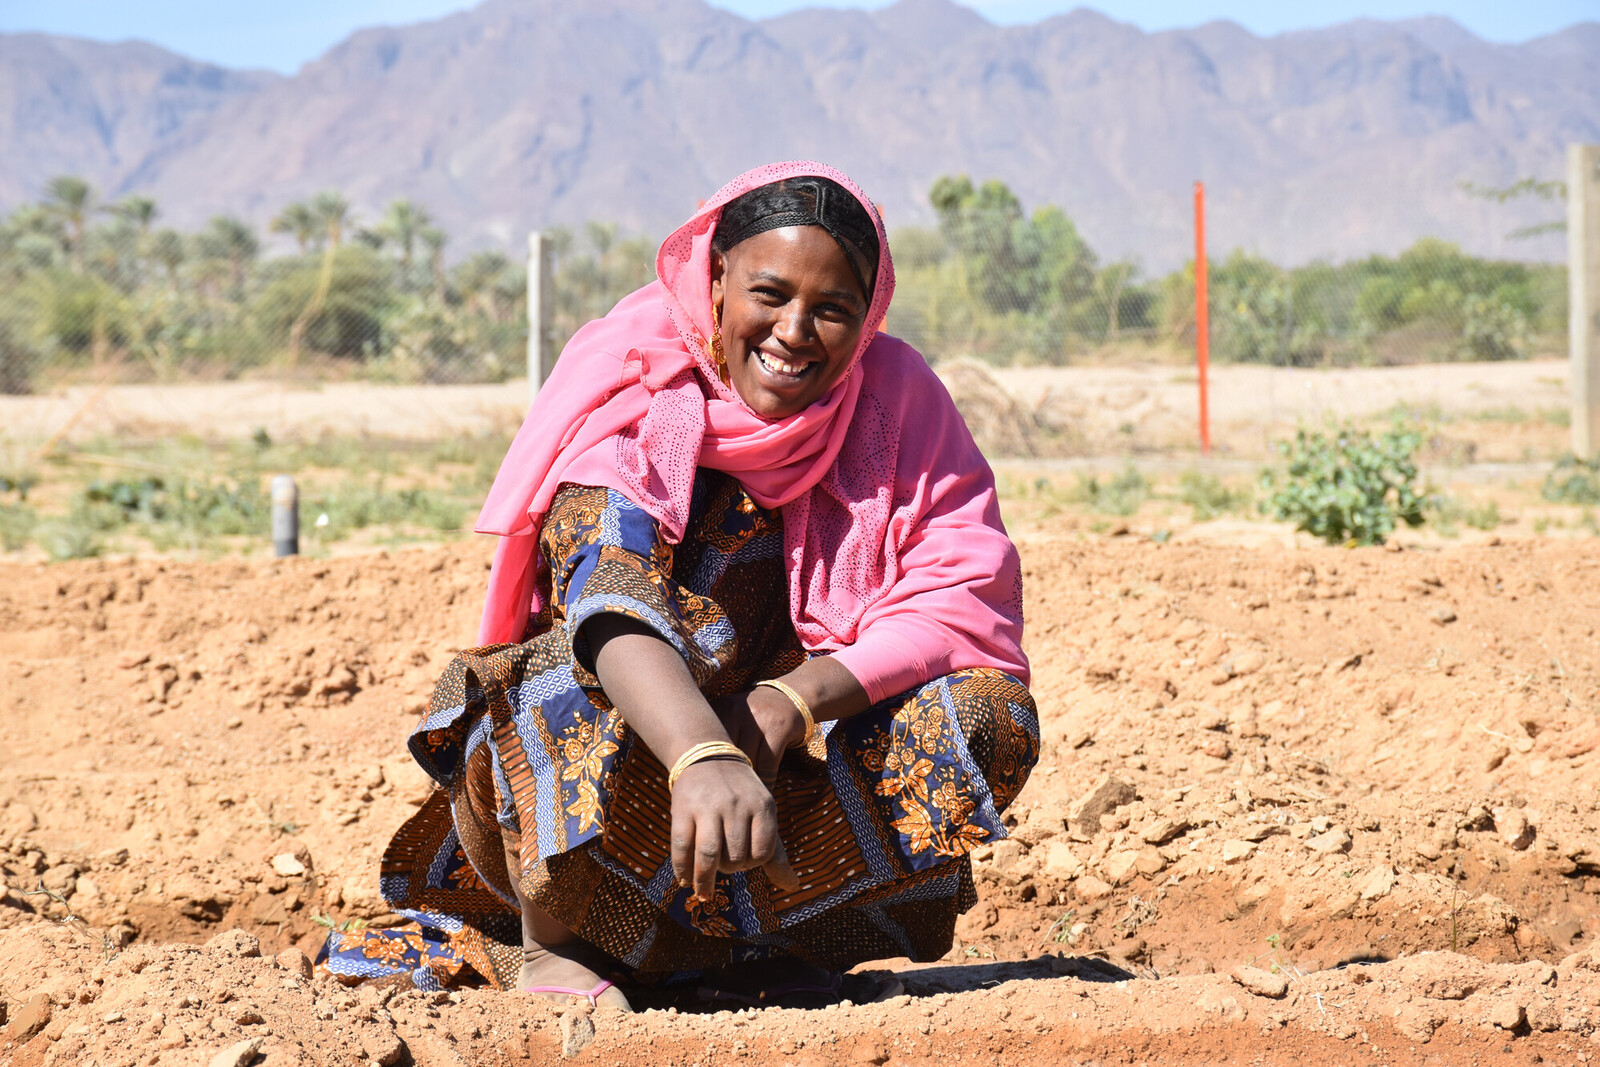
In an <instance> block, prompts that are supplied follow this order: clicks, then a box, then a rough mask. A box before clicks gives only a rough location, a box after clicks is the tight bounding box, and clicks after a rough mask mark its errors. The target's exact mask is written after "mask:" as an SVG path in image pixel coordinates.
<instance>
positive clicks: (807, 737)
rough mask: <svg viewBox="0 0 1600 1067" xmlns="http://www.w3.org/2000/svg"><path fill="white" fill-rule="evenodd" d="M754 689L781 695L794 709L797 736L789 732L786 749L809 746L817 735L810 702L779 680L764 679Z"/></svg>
mask: <svg viewBox="0 0 1600 1067" xmlns="http://www.w3.org/2000/svg"><path fill="white" fill-rule="evenodd" d="M756 687H757V688H758V689H771V690H773V691H774V692H776V693H780V694H782V696H783V698H784V699H785V700H787V701H788V702H789V706H790V707H791V708H793V709H794V712H795V714H796V715H798V716H799V719H800V723H799V732H798V736H795V735H794V734H793V732H791V736H790V740H789V744H788V747H789V748H799V747H800V746H802V745H810V744H811V739H812V738H813V737H815V736H816V733H817V720H816V719H815V718H814V717H813V716H812V714H811V704H810V702H808V701H807V700H806V698H805V697H803V696H801V695H800V693H799V691H798V690H796V689H795V688H794V687H793V686H791V685H790V684H789V683H788V682H786V681H784V680H783V679H781V678H764V679H762V680H761V681H759V682H757V683H756Z"/></svg>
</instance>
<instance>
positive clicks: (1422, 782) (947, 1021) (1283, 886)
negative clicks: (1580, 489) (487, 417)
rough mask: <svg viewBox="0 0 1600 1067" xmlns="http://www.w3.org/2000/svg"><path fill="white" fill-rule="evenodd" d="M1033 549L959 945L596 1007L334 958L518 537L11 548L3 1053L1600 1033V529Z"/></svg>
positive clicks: (456, 1054) (1478, 1049)
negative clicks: (43, 555)
mask: <svg viewBox="0 0 1600 1067" xmlns="http://www.w3.org/2000/svg"><path fill="white" fill-rule="evenodd" d="M1023 551H1024V559H1025V563H1026V565H1027V568H1028V579H1027V581H1028V586H1027V590H1028V602H1029V627H1030V637H1029V640H1030V651H1031V654H1032V656H1033V658H1034V663H1035V667H1036V672H1037V674H1036V679H1035V691H1036V693H1037V695H1038V698H1039V703H1040V708H1041V711H1042V716H1043V722H1044V733H1045V739H1046V745H1045V752H1044V756H1043V759H1042V761H1041V764H1040V767H1039V768H1038V770H1037V771H1036V773H1035V775H1034V778H1033V780H1032V781H1031V782H1030V784H1029V786H1028V788H1027V790H1026V791H1025V792H1024V794H1023V796H1022V798H1021V799H1020V801H1019V802H1018V804H1017V805H1016V806H1015V807H1014V808H1013V809H1012V813H1011V814H1012V815H1013V816H1014V817H1015V820H1016V823H1017V825H1016V828H1015V836H1014V838H1013V839H1012V841H1011V842H1007V843H1002V844H998V845H994V846H992V847H988V848H985V849H982V850H980V853H979V859H978V862H977V865H976V870H977V874H978V879H979V886H980V891H981V893H982V896H983V902H982V903H980V904H979V906H978V907H977V908H976V909H975V910H974V911H973V912H971V913H970V914H969V915H968V916H966V917H964V918H963V920H962V921H961V924H960V928H959V936H960V941H959V943H958V945H957V946H956V948H955V949H954V950H953V951H952V952H951V954H950V956H949V957H948V958H947V959H946V960H944V961H941V962H939V963H937V964H934V965H931V966H923V967H917V968H910V967H906V966H904V961H885V962H883V963H881V964H878V965H876V966H877V967H878V968H879V969H895V970H897V971H898V972H899V973H900V975H901V977H902V979H903V981H904V982H905V985H906V993H907V995H906V996H904V997H902V998H899V999H897V1000H895V1001H892V1002H890V1003H888V1004H881V1005H868V1006H842V1007H837V1008H831V1009H828V1010H825V1011H811V1012H806V1011H796V1010H768V1011H765V1012H745V1013H738V1014H731V1013H727V1012H722V1013H717V1014H678V1013H676V1012H673V1011H649V1012H643V1013H640V1014H638V1015H634V1016H630V1017H624V1016H619V1015H616V1014H614V1013H607V1012H597V1013H593V1016H592V1019H591V1018H590V1016H589V1013H588V1012H578V1011H575V1010H569V1011H568V1012H566V1013H565V1016H564V1017H563V1013H562V1012H561V1011H560V1010H558V1009H555V1008H552V1007H550V1006H547V1005H546V1004H544V1003H543V1002H538V1001H534V1000H532V999H529V998H526V997H522V996H519V995H514V994H494V993H491V992H489V991H484V990H469V991H465V992H462V993H459V994H454V995H422V994H416V993H409V994H399V995H395V994H392V993H384V992H380V991H375V990H368V989H355V990H350V989H345V988H343V987H340V986H338V985H336V984H334V983H332V982H330V981H329V980H327V979H324V978H316V979H310V978H307V977H306V976H305V972H306V970H307V968H306V961H305V954H312V953H314V952H315V948H316V946H317V944H318V942H319V941H320V939H321V937H322V936H323V934H324V933H325V931H326V924H327V923H345V922H350V921H352V920H361V921H367V922H376V923H383V922H386V921H391V920H390V919H389V917H387V916H386V915H385V909H384V906H383V903H382V901H381V899H380V898H379V897H378V895H377V860H378V856H379V853H380V852H381V850H382V848H383V845H384V844H385V842H386V841H387V838H388V835H389V833H390V832H391V831H392V830H393V829H394V827H395V826H397V825H398V824H399V822H400V821H401V820H402V819H403V818H404V817H405V816H406V814H407V812H409V811H411V810H412V807H413V805H415V804H416V803H418V802H420V799H421V797H422V795H423V790H424V789H425V788H426V783H425V782H424V781H423V780H422V779H421V776H420V774H419V773H418V772H417V771H415V770H414V769H413V768H412V767H411V765H410V764H409V762H408V760H407V759H406V757H405V754H404V750H403V745H402V738H403V736H404V733H405V730H406V728H407V726H408V724H409V723H410V722H411V720H412V718H413V717H414V715H415V713H416V712H417V710H418V709H419V708H420V707H421V705H422V703H423V701H424V699H425V697H426V695H427V692H428V690H429V687H430V685H431V682H432V678H433V675H434V674H435V672H437V670H438V669H439V668H440V667H441V666H442V665H443V664H444V662H445V661H446V659H447V658H448V655H449V653H450V651H451V650H452V648H454V647H456V646H459V645H462V644H465V643H467V642H468V641H469V640H470V638H471V634H472V632H473V630H474V621H475V615H476V611H477V607H478V603H479V596H480V591H481V588H482V585H483V579H484V573H485V569H486V566H487V561H488V553H487V548H486V546H483V545H479V544H474V545H471V546H466V547H456V548H446V549H427V550H415V551H407V552H401V553H395V554H391V555H378V556H366V557H360V558H349V559H340V560H335V561H331V562H329V561H322V562H319V561H312V560H294V561H286V562H238V561H226V562H208V563H180V562H173V561H159V560H139V561H90V562H84V563H73V564H59V565H54V566H43V565H39V566H33V565H8V566H0V679H3V681H0V712H3V716H0V868H3V874H4V879H5V883H6V885H7V887H8V888H7V889H6V891H5V893H4V895H3V897H0V998H3V999H0V1003H3V1005H4V1010H5V1012H6V1022H5V1026H4V1029H3V1030H0V1063H10V1064H16V1065H18V1067H24V1065H27V1067H32V1065H36V1064H63V1065H67V1064H74V1065H75V1064H95V1065H98V1067H112V1065H132V1064H174V1065H178V1064H182V1065H191V1064H192V1065H200V1067H205V1065H209V1064H212V1063H214V1062H229V1063H248V1062H255V1063H258V1064H262V1065H270V1067H285V1065H290V1064H345V1063H350V1064H355V1063H363V1062H373V1063H381V1064H405V1063H413V1064H418V1065H428V1067H433V1065H457V1064H474V1065H476V1064H485V1065H496V1067H498V1065H513V1064H523V1063H529V1062H536V1063H544V1062H557V1061H559V1060H560V1059H561V1057H562V1044H563V1035H564V1034H566V1035H570V1036H571V1040H570V1041H569V1045H570V1046H572V1047H574V1048H576V1047H578V1046H581V1045H583V1044H584V1038H585V1036H586V1035H587V1034H588V1032H589V1028H590V1027H591V1026H592V1028H593V1038H592V1040H590V1041H588V1043H587V1046H586V1047H584V1048H582V1049H581V1051H578V1053H577V1057H578V1059H579V1060H580V1061H585V1062H595V1063H607V1064H609V1063H629V1064H637V1063H672V1064H683V1065H688V1064H695V1063H701V1064H710V1063H714V1062H715V1063H722V1062H736V1061H739V1060H747V1061H749V1062H751V1063H762V1062H783V1063H803V1064H816V1065H822V1064H834V1063H862V1064H865V1063H883V1062H888V1063H892V1064H894V1063H931V1062H934V1061H935V1060H939V1061H950V1062H959V1063H986V1064H988V1063H1029V1064H1032V1063H1038V1064H1045V1063H1049V1064H1055V1063H1069V1064H1070V1063H1077V1064H1090V1063H1098V1064H1134V1063H1160V1064H1203V1063H1204V1064H1210V1063H1257V1064H1280V1063H1281V1064H1303V1063H1319V1064H1320V1063H1329V1064H1351V1065H1355V1064H1369V1063H1384V1064H1397V1065H1398V1064H1415V1065H1422V1064H1437V1065H1446V1064H1449V1065H1454V1064H1513V1063H1514V1064H1531V1063H1538V1062H1544V1063H1557V1064H1574V1063H1587V1062H1591V1061H1594V1059H1595V1058H1596V1057H1600V1040H1597V1038H1596V1033H1597V1023H1600V952H1597V951H1596V949H1595V948H1594V942H1595V940H1596V939H1597V937H1600V935H1597V926H1596V923H1597V920H1600V916H1597V901H1600V831H1597V827H1600V810H1597V809H1600V804H1597V799H1600V796H1597V793H1596V790H1595V788H1594V786H1593V782H1594V779H1595V771H1596V768H1597V766H1600V663H1597V661H1596V655H1595V653H1596V650H1597V648H1600V642H1597V641H1596V636H1595V627H1596V626H1597V625H1600V557H1597V556H1596V555H1595V553H1594V552H1593V550H1592V549H1590V548H1588V547H1587V546H1585V545H1584V544H1582V543H1576V544H1574V543H1551V542H1519V543H1507V544H1489V545H1480V546H1474V547H1460V548H1453V549H1448V550H1444V551H1420V550H1407V551H1395V552H1390V551H1385V550H1382V549H1363V550H1356V551H1345V550H1338V549H1315V550H1294V551H1291V550H1285V549H1282V548H1276V547H1272V546H1271V545H1270V544H1269V545H1268V546H1266V547H1262V548H1251V549H1244V548H1228V547H1217V546H1203V545H1171V544H1169V545H1165V546H1162V545H1154V544H1151V543H1148V542H1142V541H1141V542H1133V541H1131V540H1128V539H1092V540H1085V541H1076V540H1068V539H1051V538H1050V537H1048V536H1046V535H1044V534H1036V535H1031V536H1030V537H1029V539H1028V540H1026V541H1025V543H1024V545H1023ZM1097 786H1098V787H1099V790H1100V792H1101V793H1102V794H1115V795H1117V796H1120V797H1121V798H1122V799H1125V800H1126V801H1127V802H1125V803H1120V804H1116V805H1114V806H1109V807H1108V810H1106V811H1105V812H1104V813H1103V814H1100V815H1098V817H1093V816H1094V813H1093V812H1091V813H1090V814H1089V815H1084V814H1083V813H1082V812H1080V811H1078V810H1077V808H1076V803H1077V802H1078V801H1079V800H1080V798H1083V797H1084V796H1085V795H1087V794H1089V793H1090V792H1091V791H1092V790H1094V789H1096V787H1097ZM1115 798H1116V797H1115V796H1114V797H1113V799H1115ZM1127 798H1131V799H1127ZM1074 816H1077V817H1076V818H1074ZM286 854H287V855H290V856H293V857H296V859H297V862H298V863H299V864H300V865H302V866H303V867H304V868H305V870H304V873H293V874H289V875H285V874H282V873H279V872H278V871H277V870H275V869H274V866H273V863H272V861H273V859H274V858H275V857H283V856H285V855H286ZM279 866H280V868H282V869H283V870H289V871H293V870H294V866H293V865H292V864H289V863H286V862H284V861H282V860H280V863H279ZM42 890H48V891H49V892H48V893H47V892H44V891H42ZM296 949H297V950H298V951H294V950H296ZM286 950H288V951H286ZM1241 967H1253V968H1254V970H1247V971H1241V970H1240V968H1241ZM1275 982H1277V983H1279V984H1281V985H1282V986H1283V987H1284V988H1283V989H1282V990H1281V992H1282V995H1281V996H1276V995H1273V994H1277V993H1279V992H1280V990H1279V989H1276V988H1273V985H1274V983H1275ZM252 1039H259V1044H258V1048H257V1055H256V1057H255V1059H254V1060H252V1059H251V1058H250V1057H249V1056H247V1055H244V1054H243V1053H241V1054H239V1055H235V1056H234V1057H233V1059H232V1060H222V1061H219V1060H216V1059H215V1057H217V1055H218V1054H219V1053H220V1052H222V1051H224V1050H226V1049H229V1048H231V1047H234V1046H236V1045H237V1043H239V1042H241V1041H249V1040H252Z"/></svg>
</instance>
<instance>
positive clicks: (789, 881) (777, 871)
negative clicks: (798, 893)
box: [761, 837, 800, 893]
mask: <svg viewBox="0 0 1600 1067" xmlns="http://www.w3.org/2000/svg"><path fill="white" fill-rule="evenodd" d="M773 840H774V841H777V844H778V847H777V850H776V851H775V852H774V853H773V856H772V858H771V859H770V860H768V861H767V862H766V863H765V864H764V865H763V866H762V868H761V869H762V870H764V871H766V872H767V879H768V880H769V881H771V882H772V884H773V885H775V886H777V887H778V888H779V889H781V890H783V892H785V893H793V892H794V891H795V890H797V889H799V888H800V876H799V875H797V874H795V873H794V867H792V866H790V864H789V851H788V849H786V848H784V847H783V842H782V841H781V840H778V839H777V838H776V837H774V838H773Z"/></svg>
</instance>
